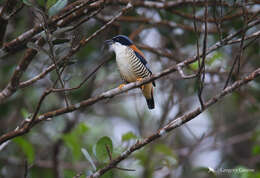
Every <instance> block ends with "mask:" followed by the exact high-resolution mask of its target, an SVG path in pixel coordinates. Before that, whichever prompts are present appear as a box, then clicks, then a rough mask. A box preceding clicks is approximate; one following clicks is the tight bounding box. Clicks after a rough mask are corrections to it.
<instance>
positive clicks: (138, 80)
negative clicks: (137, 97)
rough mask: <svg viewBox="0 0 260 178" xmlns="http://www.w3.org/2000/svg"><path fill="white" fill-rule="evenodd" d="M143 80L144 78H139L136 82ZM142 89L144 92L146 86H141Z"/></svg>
mask: <svg viewBox="0 0 260 178" xmlns="http://www.w3.org/2000/svg"><path fill="white" fill-rule="evenodd" d="M142 80H143V78H137V79H136V81H139V82H141V81H142ZM141 89H142V90H144V85H142V86H141Z"/></svg>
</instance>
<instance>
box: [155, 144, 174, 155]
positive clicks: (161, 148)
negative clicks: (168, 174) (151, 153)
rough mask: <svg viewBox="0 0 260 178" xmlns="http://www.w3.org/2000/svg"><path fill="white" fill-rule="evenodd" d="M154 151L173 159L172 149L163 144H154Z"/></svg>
mask: <svg viewBox="0 0 260 178" xmlns="http://www.w3.org/2000/svg"><path fill="white" fill-rule="evenodd" d="M155 150H156V151H157V152H160V153H163V154H164V155H166V156H171V157H174V158H175V156H174V154H173V151H172V149H171V148H170V147H168V146H167V145H165V144H156V145H155Z"/></svg>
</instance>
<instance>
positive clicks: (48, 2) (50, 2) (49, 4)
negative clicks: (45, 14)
mask: <svg viewBox="0 0 260 178" xmlns="http://www.w3.org/2000/svg"><path fill="white" fill-rule="evenodd" d="M56 2H57V0H47V4H46V8H47V9H49V8H50V7H51V6H53V5H54V4H55V3H56Z"/></svg>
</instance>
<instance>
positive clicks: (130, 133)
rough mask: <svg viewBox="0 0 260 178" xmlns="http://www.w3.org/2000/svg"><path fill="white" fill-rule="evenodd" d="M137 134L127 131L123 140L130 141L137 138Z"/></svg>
mask: <svg viewBox="0 0 260 178" xmlns="http://www.w3.org/2000/svg"><path fill="white" fill-rule="evenodd" d="M136 138H137V136H136V135H135V134H134V133H133V132H127V133H125V134H124V135H123V136H122V138H121V139H122V142H124V141H129V140H131V139H136Z"/></svg>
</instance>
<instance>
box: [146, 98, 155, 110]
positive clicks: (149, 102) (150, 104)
mask: <svg viewBox="0 0 260 178" xmlns="http://www.w3.org/2000/svg"><path fill="white" fill-rule="evenodd" d="M146 102H147V106H148V108H149V109H154V99H153V97H152V98H150V99H146Z"/></svg>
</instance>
